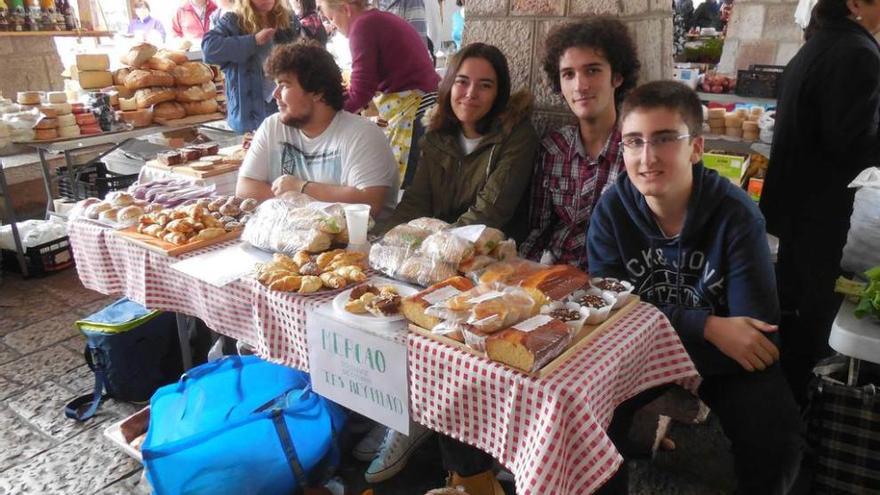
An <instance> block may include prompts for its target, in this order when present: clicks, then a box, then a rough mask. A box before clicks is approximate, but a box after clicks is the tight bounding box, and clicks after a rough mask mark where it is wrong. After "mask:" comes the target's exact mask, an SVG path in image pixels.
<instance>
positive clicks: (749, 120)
mask: <svg viewBox="0 0 880 495" xmlns="http://www.w3.org/2000/svg"><path fill="white" fill-rule="evenodd" d="M763 113H764V109H763V108H762V107H751V108H742V107H741V108H737V109H736V110H735V111H733V112H728V111H726V110H725V109H724V108H710V109H709V114H708V116H709V118H708V123H709V133H710V134H716V135H722V134H723V135H726V136H729V137H732V138H739V139H742V140H743V141H748V142H751V141H757V140H758V134H759V132H760V129H759V128H758V119H759V118H760V117H761V115H762V114H763Z"/></svg>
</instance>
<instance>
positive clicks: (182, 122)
mask: <svg viewBox="0 0 880 495" xmlns="http://www.w3.org/2000/svg"><path fill="white" fill-rule="evenodd" d="M225 118H226V114H222V113H219V112H217V113H208V114H205V115H190V116H189V117H184V118H182V119H161V118H156V117H153V122H155V123H157V124H162V125H164V126H168V127H186V126H191V125H194V124H204V123H205V122H211V121H214V120H223V119H225Z"/></svg>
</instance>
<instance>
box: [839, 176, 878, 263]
mask: <svg viewBox="0 0 880 495" xmlns="http://www.w3.org/2000/svg"><path fill="white" fill-rule="evenodd" d="M877 265H880V188H878V187H862V188H860V189H859V190H858V191H856V197H855V202H854V203H853V213H852V217H851V218H850V227H849V233H848V234H847V236H846V245H845V246H844V248H843V257H842V258H841V261H840V266H841V268H843V269H844V270H846V271H851V272H855V273H862V272H864V271H866V270H867V269H869V268H871V267H874V266H877Z"/></svg>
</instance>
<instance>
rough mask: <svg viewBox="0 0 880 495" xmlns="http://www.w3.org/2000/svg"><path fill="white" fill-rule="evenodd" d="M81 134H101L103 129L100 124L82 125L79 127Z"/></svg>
mask: <svg viewBox="0 0 880 495" xmlns="http://www.w3.org/2000/svg"><path fill="white" fill-rule="evenodd" d="M79 132H80V133H81V134H101V127H99V126H98V124H91V125H81V126H79Z"/></svg>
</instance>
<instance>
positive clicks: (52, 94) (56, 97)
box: [46, 91, 67, 103]
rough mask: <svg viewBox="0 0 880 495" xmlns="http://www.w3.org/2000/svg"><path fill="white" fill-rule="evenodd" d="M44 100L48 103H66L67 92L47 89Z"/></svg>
mask: <svg viewBox="0 0 880 495" xmlns="http://www.w3.org/2000/svg"><path fill="white" fill-rule="evenodd" d="M46 101H48V102H49V103H67V93H65V92H64V91H49V92H48V93H46Z"/></svg>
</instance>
